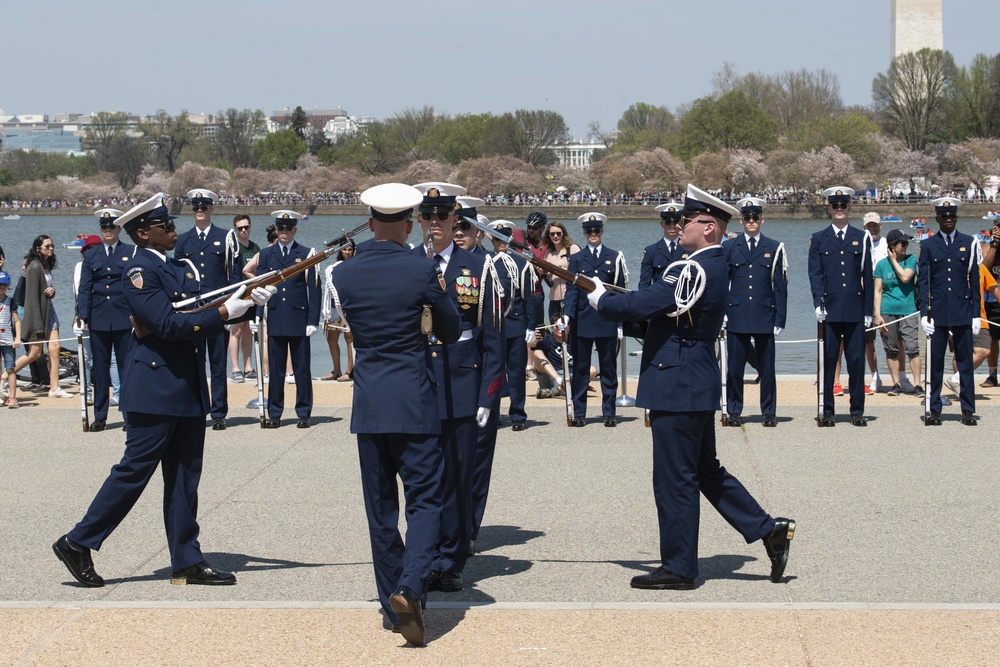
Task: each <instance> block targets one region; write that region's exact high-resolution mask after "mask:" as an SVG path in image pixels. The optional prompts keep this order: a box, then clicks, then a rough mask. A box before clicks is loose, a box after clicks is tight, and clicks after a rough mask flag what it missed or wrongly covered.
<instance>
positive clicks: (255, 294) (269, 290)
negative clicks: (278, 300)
mask: <svg viewBox="0 0 1000 667" xmlns="http://www.w3.org/2000/svg"><path fill="white" fill-rule="evenodd" d="M277 293H278V288H277V287H275V286H274V285H265V286H264V287H254V288H253V291H252V292H250V300H251V301H253V302H254V303H255V304H256V305H258V306H263V305H264V304H265V303H267V300H268V299H270V298H271V297H272V296H274V295H275V294H277Z"/></svg>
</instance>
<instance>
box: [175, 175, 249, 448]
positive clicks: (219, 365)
mask: <svg viewBox="0 0 1000 667" xmlns="http://www.w3.org/2000/svg"><path fill="white" fill-rule="evenodd" d="M187 197H188V199H189V200H190V201H191V211H192V212H193V213H194V227H192V228H191V229H189V230H188V231H186V232H184V233H183V234H180V235H179V236H178V237H177V247H176V248H175V249H174V258H175V259H186V260H189V261H190V262H191V264H192V265H193V266H194V268H195V269H196V270H197V271H198V278H199V280H200V281H201V286H202V290H203V291H205V292H210V291H213V290H217V289H219V288H220V287H225V286H226V285H230V284H232V283H234V282H239V281H240V280H241V279H242V276H238V275H236V274H237V273H238V270H233V267H232V265H231V263H228V262H227V261H226V258H227V253H226V232H225V230H223V229H222V228H221V227H217V226H215V225H213V224H212V211H213V209H214V207H215V201H216V200H217V199H218V198H219V195H217V194H215V193H214V192H211V191H210V190H205V189H197V190H191V191H190V192H188V193H187ZM206 352H207V356H208V367H209V369H210V371H211V378H210V380H211V386H212V409H211V411H210V414H211V416H212V430H213V431H222V430H225V428H226V415H227V414H228V413H229V398H228V389H227V384H226V383H227V381H228V376H227V373H226V366H227V361H228V355H229V332H227V331H225V330H223V331H222V332H220V333H219V334H218V335H216V336H212V337H210V338H209V339H208V340H207V341H206Z"/></svg>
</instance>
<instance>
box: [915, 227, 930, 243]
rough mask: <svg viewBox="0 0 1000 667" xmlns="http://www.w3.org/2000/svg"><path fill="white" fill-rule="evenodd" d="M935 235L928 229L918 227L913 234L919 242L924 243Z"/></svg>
mask: <svg viewBox="0 0 1000 667" xmlns="http://www.w3.org/2000/svg"><path fill="white" fill-rule="evenodd" d="M933 233H934V232H929V231H927V228H926V227H917V229H916V231H915V232H913V238H914V239H915V240H917V241H923V240H924V239H927V238H930V236H931V234H933Z"/></svg>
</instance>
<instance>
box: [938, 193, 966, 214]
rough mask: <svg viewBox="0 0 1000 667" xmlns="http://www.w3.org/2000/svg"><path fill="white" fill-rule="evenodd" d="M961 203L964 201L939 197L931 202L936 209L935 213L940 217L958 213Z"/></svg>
mask: <svg viewBox="0 0 1000 667" xmlns="http://www.w3.org/2000/svg"><path fill="white" fill-rule="evenodd" d="M961 203H962V200H960V199H956V198H955V197H938V198H937V199H935V200H934V201H932V202H931V206H933V207H934V212H935V213H937V214H938V215H940V214H942V213H951V212H955V213H958V205H959V204H961Z"/></svg>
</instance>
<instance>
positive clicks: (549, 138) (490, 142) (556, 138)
mask: <svg viewBox="0 0 1000 667" xmlns="http://www.w3.org/2000/svg"><path fill="white" fill-rule="evenodd" d="M484 134H485V136H484V146H485V148H486V152H487V153H491V154H493V155H511V156H513V157H515V158H517V159H519V160H522V161H524V162H527V163H528V164H530V165H534V166H539V165H546V164H552V163H553V162H555V153H554V152H553V151H552V147H553V146H555V145H556V144H561V143H565V142H566V141H567V140H568V138H569V129H568V128H567V127H566V121H565V120H564V119H563V117H562V115H561V114H558V113H556V112H555V111H545V110H534V111H532V110H527V109H518V110H517V111H515V112H514V113H510V112H508V113H505V114H503V115H502V116H495V117H493V118H491V119H490V120H489V122H488V123H487V124H486V128H485V133H484Z"/></svg>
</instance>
